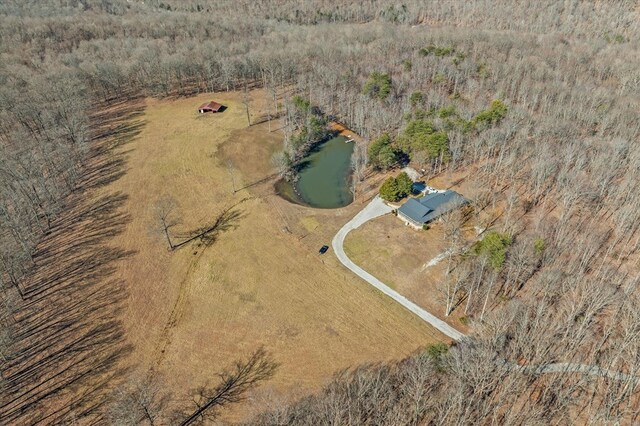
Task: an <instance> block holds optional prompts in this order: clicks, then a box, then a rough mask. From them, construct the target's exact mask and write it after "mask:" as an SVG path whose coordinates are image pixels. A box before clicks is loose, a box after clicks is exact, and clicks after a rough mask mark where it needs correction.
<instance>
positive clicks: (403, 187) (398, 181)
mask: <svg viewBox="0 0 640 426" xmlns="http://www.w3.org/2000/svg"><path fill="white" fill-rule="evenodd" d="M412 188H413V181H412V180H411V178H410V177H409V175H408V174H406V173H405V172H402V173H400V174H399V175H398V176H397V177H395V178H394V177H393V176H390V177H388V178H387V180H385V181H384V183H383V184H382V186H381V187H380V196H381V197H382V199H383V200H386V201H391V202H394V201H398V200H401V199H402V198H404V197H406V196H407V195H409V194H411V190H412Z"/></svg>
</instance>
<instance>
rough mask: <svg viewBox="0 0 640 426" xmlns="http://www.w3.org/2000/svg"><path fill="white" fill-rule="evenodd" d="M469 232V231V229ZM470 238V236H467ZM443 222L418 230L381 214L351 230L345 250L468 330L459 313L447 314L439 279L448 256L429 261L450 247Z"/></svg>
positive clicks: (380, 276)
mask: <svg viewBox="0 0 640 426" xmlns="http://www.w3.org/2000/svg"><path fill="white" fill-rule="evenodd" d="M466 234H469V232H467V233H466ZM467 237H470V235H467ZM447 247H448V246H447V244H446V242H445V241H444V239H443V229H442V224H440V223H438V222H435V223H434V224H432V225H431V228H430V229H429V230H427V231H425V230H415V229H413V228H411V227H408V226H406V225H405V224H404V223H403V222H402V221H401V220H400V219H398V218H397V217H395V216H394V215H392V214H388V215H385V216H382V217H380V218H377V219H374V220H372V221H369V222H367V223H365V224H364V225H362V226H361V227H360V228H358V229H355V230H353V231H351V232H350V233H349V234H348V235H347V238H346V239H345V244H344V249H345V252H346V253H347V255H348V256H349V257H350V258H351V260H353V261H354V262H355V263H356V264H358V265H360V266H361V267H362V268H364V269H365V270H367V271H368V272H370V273H371V274H372V275H374V276H375V277H377V278H378V279H380V280H381V281H382V282H384V283H385V284H387V285H389V286H390V287H391V288H393V289H394V290H396V291H398V292H399V293H400V294H402V295H404V296H406V297H407V298H409V299H410V300H412V301H413V302H415V303H417V304H418V305H420V306H422V307H423V308H425V309H426V310H428V311H429V312H431V313H432V314H434V315H436V316H438V317H439V318H440V319H442V320H444V321H447V322H448V323H449V324H451V325H452V326H453V327H455V328H457V329H459V330H461V331H463V332H465V331H467V328H466V327H465V326H464V325H463V324H462V323H461V322H460V321H459V316H460V315H459V314H458V313H457V312H454V313H453V314H452V315H451V316H449V317H445V316H444V306H445V305H444V295H443V294H442V293H441V291H440V288H439V282H440V280H441V279H442V277H443V274H444V273H445V269H446V262H447V261H446V259H443V260H441V261H440V262H438V263H437V264H435V265H433V266H427V264H428V263H429V262H430V261H431V260H433V259H435V258H436V257H437V256H438V255H440V254H441V253H443V252H445V251H446V250H447Z"/></svg>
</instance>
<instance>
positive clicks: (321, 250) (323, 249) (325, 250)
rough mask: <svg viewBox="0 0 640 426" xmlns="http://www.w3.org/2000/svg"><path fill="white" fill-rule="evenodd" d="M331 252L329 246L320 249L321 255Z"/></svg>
mask: <svg viewBox="0 0 640 426" xmlns="http://www.w3.org/2000/svg"><path fill="white" fill-rule="evenodd" d="M327 250H329V246H322V247H320V254H325V253H326V252H327Z"/></svg>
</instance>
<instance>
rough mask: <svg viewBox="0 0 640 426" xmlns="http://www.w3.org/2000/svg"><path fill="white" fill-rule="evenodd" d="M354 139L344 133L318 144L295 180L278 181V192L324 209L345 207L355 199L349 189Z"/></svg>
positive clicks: (289, 198) (293, 199) (282, 195)
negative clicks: (348, 138) (346, 136)
mask: <svg viewBox="0 0 640 426" xmlns="http://www.w3.org/2000/svg"><path fill="white" fill-rule="evenodd" d="M353 146H354V142H347V139H346V138H345V137H343V136H337V137H335V138H333V139H329V140H328V141H326V142H324V143H322V144H320V145H318V146H316V148H315V149H314V150H313V151H312V152H311V153H310V154H309V155H308V156H307V157H306V158H305V160H304V164H303V165H302V169H301V170H300V172H299V173H298V181H297V182H295V183H294V184H291V183H290V182H286V181H284V180H281V181H279V182H278V183H277V184H276V191H277V193H278V194H279V195H280V196H281V197H283V198H286V199H287V200H289V201H293V202H295V203H299V204H304V205H308V206H310V207H317V208H322V209H335V208H338V207H344V206H346V205H348V204H350V203H351V202H352V201H353V194H351V191H350V189H349V180H350V176H351V154H352V153H353Z"/></svg>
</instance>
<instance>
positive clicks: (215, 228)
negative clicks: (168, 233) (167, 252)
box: [173, 200, 245, 250]
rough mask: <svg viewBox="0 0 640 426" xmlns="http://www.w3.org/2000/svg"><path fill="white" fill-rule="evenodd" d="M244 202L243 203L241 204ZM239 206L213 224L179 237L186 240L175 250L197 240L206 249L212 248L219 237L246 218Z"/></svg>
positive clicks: (219, 217) (222, 215) (233, 207)
mask: <svg viewBox="0 0 640 426" xmlns="http://www.w3.org/2000/svg"><path fill="white" fill-rule="evenodd" d="M243 201H244V200H243ZM243 201H241V203H242V202H243ZM238 204H239V203H238ZM238 204H236V205H234V206H232V207H229V208H228V209H225V210H224V211H223V212H222V213H220V214H219V215H218V217H217V218H216V219H215V221H214V222H213V224H210V225H206V226H203V227H200V228H198V229H195V230H193V231H191V232H188V233H187V234H184V235H182V236H179V237H181V238H183V239H184V240H183V241H182V242H180V243H178V244H176V245H174V247H173V249H174V250H177V249H179V248H181V247H184V246H186V245H187V244H189V243H190V242H192V241H196V240H198V241H199V243H200V244H202V245H204V246H205V247H209V246H211V245H212V244H213V243H215V242H216V240H217V238H218V235H220V234H221V233H223V232H225V231H228V230H230V229H234V228H235V227H236V226H237V223H238V221H239V220H240V219H242V218H243V217H245V214H244V213H243V212H242V211H240V210H239V209H238V208H237V207H236V206H237V205H238Z"/></svg>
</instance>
